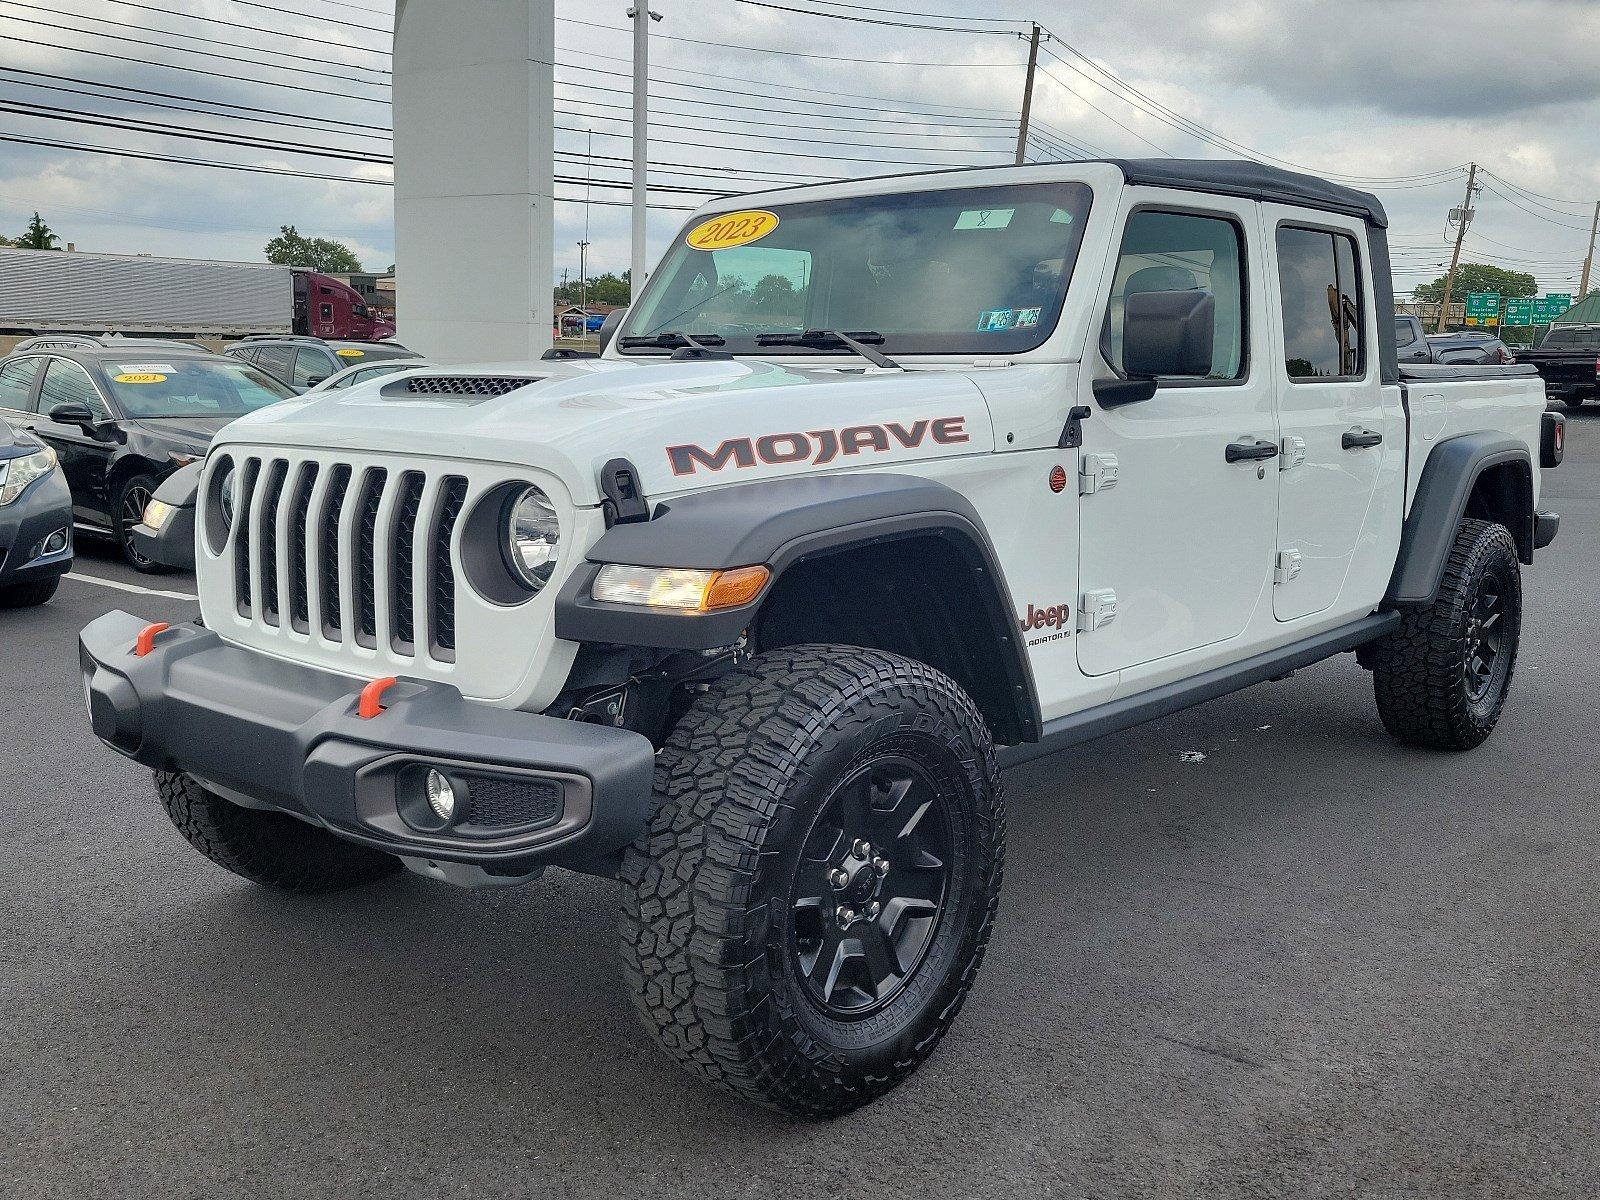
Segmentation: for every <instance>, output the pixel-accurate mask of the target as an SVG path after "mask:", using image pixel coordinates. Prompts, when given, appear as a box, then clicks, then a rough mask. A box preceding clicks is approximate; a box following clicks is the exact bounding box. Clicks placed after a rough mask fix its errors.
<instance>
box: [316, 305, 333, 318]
mask: <svg viewBox="0 0 1600 1200" xmlns="http://www.w3.org/2000/svg"><path fill="white" fill-rule="evenodd" d="M317 316H318V317H319V318H320V319H322V320H324V321H331V320H333V305H331V304H319V305H317Z"/></svg>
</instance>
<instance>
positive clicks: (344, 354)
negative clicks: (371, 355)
mask: <svg viewBox="0 0 1600 1200" xmlns="http://www.w3.org/2000/svg"><path fill="white" fill-rule="evenodd" d="M334 353H335V354H337V355H338V356H339V357H340V358H365V357H366V356H367V352H366V351H365V350H354V349H350V348H348V347H347V348H345V349H343V350H335V351H334Z"/></svg>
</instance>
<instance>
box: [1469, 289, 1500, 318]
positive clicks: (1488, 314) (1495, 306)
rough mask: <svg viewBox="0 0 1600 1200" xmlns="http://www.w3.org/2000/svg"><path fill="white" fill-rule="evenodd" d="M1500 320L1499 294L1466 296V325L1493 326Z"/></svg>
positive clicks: (1481, 293) (1470, 294) (1488, 293)
mask: <svg viewBox="0 0 1600 1200" xmlns="http://www.w3.org/2000/svg"><path fill="white" fill-rule="evenodd" d="M1499 320H1500V293H1499V292H1471V293H1468V295H1467V324H1468V325H1493V324H1496V323H1498V322H1499Z"/></svg>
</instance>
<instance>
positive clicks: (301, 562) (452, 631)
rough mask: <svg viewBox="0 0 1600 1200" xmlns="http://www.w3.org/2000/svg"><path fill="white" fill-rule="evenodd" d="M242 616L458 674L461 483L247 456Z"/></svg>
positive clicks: (237, 602)
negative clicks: (456, 542) (444, 666)
mask: <svg viewBox="0 0 1600 1200" xmlns="http://www.w3.org/2000/svg"><path fill="white" fill-rule="evenodd" d="M235 471H236V474H237V477H238V480H239V483H238V492H237V497H236V499H235V500H234V510H235V511H234V513H233V522H232V526H231V533H230V537H231V539H232V545H233V554H234V569H233V583H234V596H233V600H234V607H235V609H236V610H237V612H238V614H239V615H240V616H241V617H244V618H246V619H248V620H252V621H255V622H257V623H258V625H264V626H268V627H277V628H281V627H283V626H284V625H287V626H289V627H290V628H292V629H293V630H294V631H295V632H296V633H300V634H309V633H310V631H311V630H312V628H313V625H315V627H316V628H317V630H318V631H319V632H320V634H321V636H322V637H323V638H324V639H325V640H327V641H330V642H336V643H340V644H345V645H348V644H351V643H353V644H355V645H357V646H363V647H366V648H368V649H375V648H378V647H379V646H380V644H381V645H382V646H383V648H384V649H386V650H387V651H389V652H390V653H393V654H396V655H401V656H406V657H423V656H426V657H429V658H432V659H434V660H435V661H438V662H453V661H454V660H455V649H456V595H455V587H456V573H455V566H454V563H453V562H452V559H451V546H452V544H453V538H454V534H455V530H456V526H457V524H458V523H459V521H460V519H461V515H462V509H463V507H464V505H465V502H466V497H467V481H466V479H465V478H463V477H462V476H460V475H450V474H442V473H440V474H430V473H429V472H427V471H424V470H416V469H411V468H390V467H382V466H356V465H353V464H350V463H327V462H321V461H316V460H312V459H301V458H295V457H288V456H281V455H275V454H270V453H269V454H257V455H243V456H241V457H240V458H239V460H238V461H237V463H236V464H235Z"/></svg>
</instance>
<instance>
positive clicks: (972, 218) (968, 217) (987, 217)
mask: <svg viewBox="0 0 1600 1200" xmlns="http://www.w3.org/2000/svg"><path fill="white" fill-rule="evenodd" d="M1016 215H1017V210H1016V209H1014V208H972V209H968V210H967V211H966V212H964V213H962V214H961V215H960V216H959V217H957V218H956V228H957V229H1005V228H1007V227H1009V226H1010V224H1011V218H1012V217H1014V216H1016Z"/></svg>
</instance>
